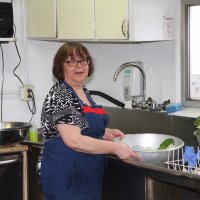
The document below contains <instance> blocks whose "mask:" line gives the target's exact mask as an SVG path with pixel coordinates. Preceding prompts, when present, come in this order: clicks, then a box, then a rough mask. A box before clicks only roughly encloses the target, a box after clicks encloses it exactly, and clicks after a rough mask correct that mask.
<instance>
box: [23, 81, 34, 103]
mask: <svg viewBox="0 0 200 200" xmlns="http://www.w3.org/2000/svg"><path fill="white" fill-rule="evenodd" d="M33 88H34V86H33V85H24V86H23V87H22V88H21V100H23V101H32V98H33V94H32V91H33Z"/></svg>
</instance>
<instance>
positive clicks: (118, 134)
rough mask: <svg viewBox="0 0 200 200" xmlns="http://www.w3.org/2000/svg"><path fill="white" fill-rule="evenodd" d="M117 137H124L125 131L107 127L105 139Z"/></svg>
mask: <svg viewBox="0 0 200 200" xmlns="http://www.w3.org/2000/svg"><path fill="white" fill-rule="evenodd" d="M115 138H120V140H121V139H123V138H124V133H123V132H122V131H120V130H119V129H110V128H106V129H105V134H104V136H103V139H105V140H109V141H113V140H114V139H115Z"/></svg>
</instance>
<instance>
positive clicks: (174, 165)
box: [165, 147, 200, 175]
mask: <svg viewBox="0 0 200 200" xmlns="http://www.w3.org/2000/svg"><path fill="white" fill-rule="evenodd" d="M199 152H200V148H199V147H197V153H199ZM184 157H185V156H184V148H180V149H178V151H176V152H175V151H174V150H170V151H169V154H168V160H167V162H165V164H166V165H167V167H168V169H173V170H178V171H181V172H187V173H191V174H196V175H200V156H198V157H197V158H196V160H195V164H194V163H193V164H191V163H190V162H187V161H185V158H184Z"/></svg>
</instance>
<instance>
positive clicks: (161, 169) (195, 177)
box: [23, 137, 200, 182]
mask: <svg viewBox="0 0 200 200" xmlns="http://www.w3.org/2000/svg"><path fill="white" fill-rule="evenodd" d="M23 144H26V145H30V146H36V147H39V148H41V147H43V144H44V140H43V139H42V138H41V137H39V138H38V142H31V141H30V140H29V137H27V138H26V139H25V140H24V141H23ZM108 157H109V158H111V159H116V160H119V159H118V158H117V157H116V156H114V155H108ZM123 162H124V163H126V164H128V165H133V166H134V167H136V168H143V169H146V170H150V171H152V172H162V173H164V174H170V175H175V176H178V177H184V178H189V179H191V180H196V181H199V182H200V175H195V174H191V173H188V172H182V171H178V170H173V169H168V168H167V165H163V166H158V165H152V164H148V163H144V162H137V161H132V160H130V161H123Z"/></svg>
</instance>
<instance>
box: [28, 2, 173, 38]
mask: <svg viewBox="0 0 200 200" xmlns="http://www.w3.org/2000/svg"><path fill="white" fill-rule="evenodd" d="M172 8H173V0H117V1H116V0H84V1H83V0H27V36H28V37H30V38H47V39H48V38H54V39H55V40H66V39H67V40H79V41H136V42H137V41H138V42H139V41H157V40H170V39H172V38H173V13H172V11H173V9H172Z"/></svg>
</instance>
